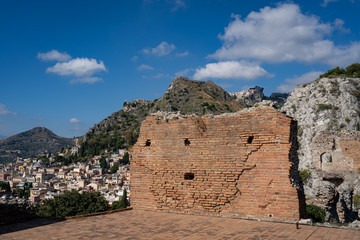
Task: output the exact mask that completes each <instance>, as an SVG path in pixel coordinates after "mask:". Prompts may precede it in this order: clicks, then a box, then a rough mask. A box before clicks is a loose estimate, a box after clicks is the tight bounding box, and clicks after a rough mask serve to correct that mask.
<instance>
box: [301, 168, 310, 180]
mask: <svg viewBox="0 0 360 240" xmlns="http://www.w3.org/2000/svg"><path fill="white" fill-rule="evenodd" d="M310 176H311V172H310V170H308V169H304V170H301V171H300V177H301V179H302V181H303V183H304V184H307V182H308V180H309V178H310Z"/></svg>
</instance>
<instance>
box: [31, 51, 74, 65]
mask: <svg viewBox="0 0 360 240" xmlns="http://www.w3.org/2000/svg"><path fill="white" fill-rule="evenodd" d="M37 57H38V59H40V60H42V61H58V62H64V61H68V60H70V59H71V56H70V55H69V54H67V53H66V52H63V53H61V52H59V51H58V50H51V51H49V52H46V53H40V52H39V53H38V55H37Z"/></svg>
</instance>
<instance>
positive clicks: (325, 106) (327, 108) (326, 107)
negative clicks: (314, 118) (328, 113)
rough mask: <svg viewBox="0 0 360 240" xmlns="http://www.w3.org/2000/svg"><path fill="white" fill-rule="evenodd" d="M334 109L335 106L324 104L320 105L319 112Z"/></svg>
mask: <svg viewBox="0 0 360 240" xmlns="http://www.w3.org/2000/svg"><path fill="white" fill-rule="evenodd" d="M332 108H333V106H332V105H331V104H324V103H320V104H318V110H319V111H324V110H329V109H332Z"/></svg>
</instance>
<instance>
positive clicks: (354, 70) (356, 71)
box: [346, 63, 360, 78]
mask: <svg viewBox="0 0 360 240" xmlns="http://www.w3.org/2000/svg"><path fill="white" fill-rule="evenodd" d="M346 75H347V76H349V77H356V78H358V77H360V63H353V64H351V65H349V66H348V67H347V68H346Z"/></svg>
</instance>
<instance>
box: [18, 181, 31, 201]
mask: <svg viewBox="0 0 360 240" xmlns="http://www.w3.org/2000/svg"><path fill="white" fill-rule="evenodd" d="M30 188H32V183H28V182H26V183H25V184H24V187H22V188H20V187H16V194H17V195H18V196H19V198H25V199H28V198H29V197H30Z"/></svg>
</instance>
